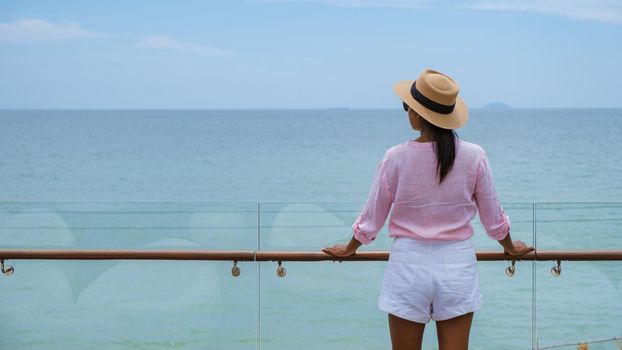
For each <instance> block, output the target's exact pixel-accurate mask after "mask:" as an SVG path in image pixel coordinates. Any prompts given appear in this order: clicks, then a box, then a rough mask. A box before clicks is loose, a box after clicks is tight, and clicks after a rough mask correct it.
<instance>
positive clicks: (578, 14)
mask: <svg viewBox="0 0 622 350" xmlns="http://www.w3.org/2000/svg"><path fill="white" fill-rule="evenodd" d="M464 7H465V8H470V9H474V10H496V11H523V12H534V13H541V14H547V15H557V16H562V17H566V18H569V19H574V20H588V21H599V22H609V23H622V2H620V1H609V0H573V1H564V0H537V1H536V0H517V1H484V2H475V3H471V4H466V5H465V6H464Z"/></svg>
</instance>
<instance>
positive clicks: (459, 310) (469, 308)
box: [432, 298, 484, 321]
mask: <svg viewBox="0 0 622 350" xmlns="http://www.w3.org/2000/svg"><path fill="white" fill-rule="evenodd" d="M482 305H484V303H483V301H482V299H481V298H479V299H475V300H474V301H473V302H472V303H470V304H467V305H464V306H462V307H454V308H452V309H450V310H441V311H435V312H433V313H432V319H433V320H434V321H444V320H448V319H450V318H454V317H458V316H462V315H464V314H467V313H469V312H475V311H477V310H479V309H481V308H482Z"/></svg>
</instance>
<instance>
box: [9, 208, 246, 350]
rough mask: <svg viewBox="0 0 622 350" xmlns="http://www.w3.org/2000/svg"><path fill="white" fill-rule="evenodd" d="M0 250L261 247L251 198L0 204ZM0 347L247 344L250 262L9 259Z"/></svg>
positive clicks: (216, 346) (226, 346)
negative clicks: (218, 201) (235, 266)
mask: <svg viewBox="0 0 622 350" xmlns="http://www.w3.org/2000/svg"><path fill="white" fill-rule="evenodd" d="M0 242H1V243H0V244H1V246H2V249H27V248H36V249H44V248H45V249H78V248H79V249H158V250H160V249H174V250H187V249H191V250H195V249H214V250H255V249H257V204H256V203H223V204H215V203H209V204H206V203H2V204H1V205H0ZM5 263H6V264H10V265H13V266H14V267H15V272H14V274H13V275H11V276H0V277H1V278H0V298H2V299H3V300H5V302H3V303H2V306H0V316H2V319H3V320H4V322H3V324H2V327H0V348H2V349H5V348H6V349H42V348H45V349H87V348H88V349H130V348H144V349H161V348H164V347H167V348H174V347H175V348H177V347H178V348H187V349H190V348H193V349H195V348H197V349H198V348H210V349H212V348H213V349H254V348H256V346H257V319H258V314H257V299H258V295H257V293H256V292H257V266H256V263H254V262H239V263H238V266H239V267H240V269H241V274H240V276H238V277H233V276H232V274H231V268H232V266H233V264H232V262H230V261H192V260H187V261H185V260H181V261H175V260H14V259H10V260H7V261H5Z"/></svg>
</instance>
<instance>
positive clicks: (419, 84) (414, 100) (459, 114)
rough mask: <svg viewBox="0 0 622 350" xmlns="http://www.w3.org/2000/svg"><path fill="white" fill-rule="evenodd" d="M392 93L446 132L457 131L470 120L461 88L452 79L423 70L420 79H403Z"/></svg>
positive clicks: (433, 71)
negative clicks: (446, 130)
mask: <svg viewBox="0 0 622 350" xmlns="http://www.w3.org/2000/svg"><path fill="white" fill-rule="evenodd" d="M393 90H394V91H395V93H396V94H397V96H399V97H400V98H401V99H402V100H403V101H404V102H405V103H406V104H407V105H408V106H409V107H410V108H412V109H413V110H414V111H415V112H417V114H419V115H420V116H422V117H423V118H424V119H425V120H427V121H429V122H430V123H432V124H434V125H436V126H438V127H440V128H443V129H457V128H459V127H461V126H463V125H464V124H465V123H466V122H467V120H468V119H469V110H468V108H467V106H466V104H465V103H464V100H462V98H461V97H460V96H458V91H459V90H460V86H459V85H458V83H456V82H455V81H454V80H453V79H451V78H450V77H449V76H447V75H445V74H443V73H440V72H437V71H435V70H432V69H426V70H424V71H423V72H422V73H421V75H419V78H417V80H402V81H400V82H398V83H397V84H395V86H393Z"/></svg>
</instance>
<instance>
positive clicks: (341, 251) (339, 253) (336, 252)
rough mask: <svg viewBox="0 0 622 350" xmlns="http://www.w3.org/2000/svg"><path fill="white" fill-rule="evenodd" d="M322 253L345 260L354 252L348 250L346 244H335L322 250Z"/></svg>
mask: <svg viewBox="0 0 622 350" xmlns="http://www.w3.org/2000/svg"><path fill="white" fill-rule="evenodd" d="M322 251H323V252H324V253H327V254H330V255H332V256H336V257H338V258H345V257H348V256H351V255H354V254H355V253H356V250H354V251H352V250H349V249H348V245H347V244H335V245H334V246H330V247H326V248H324V249H322Z"/></svg>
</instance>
